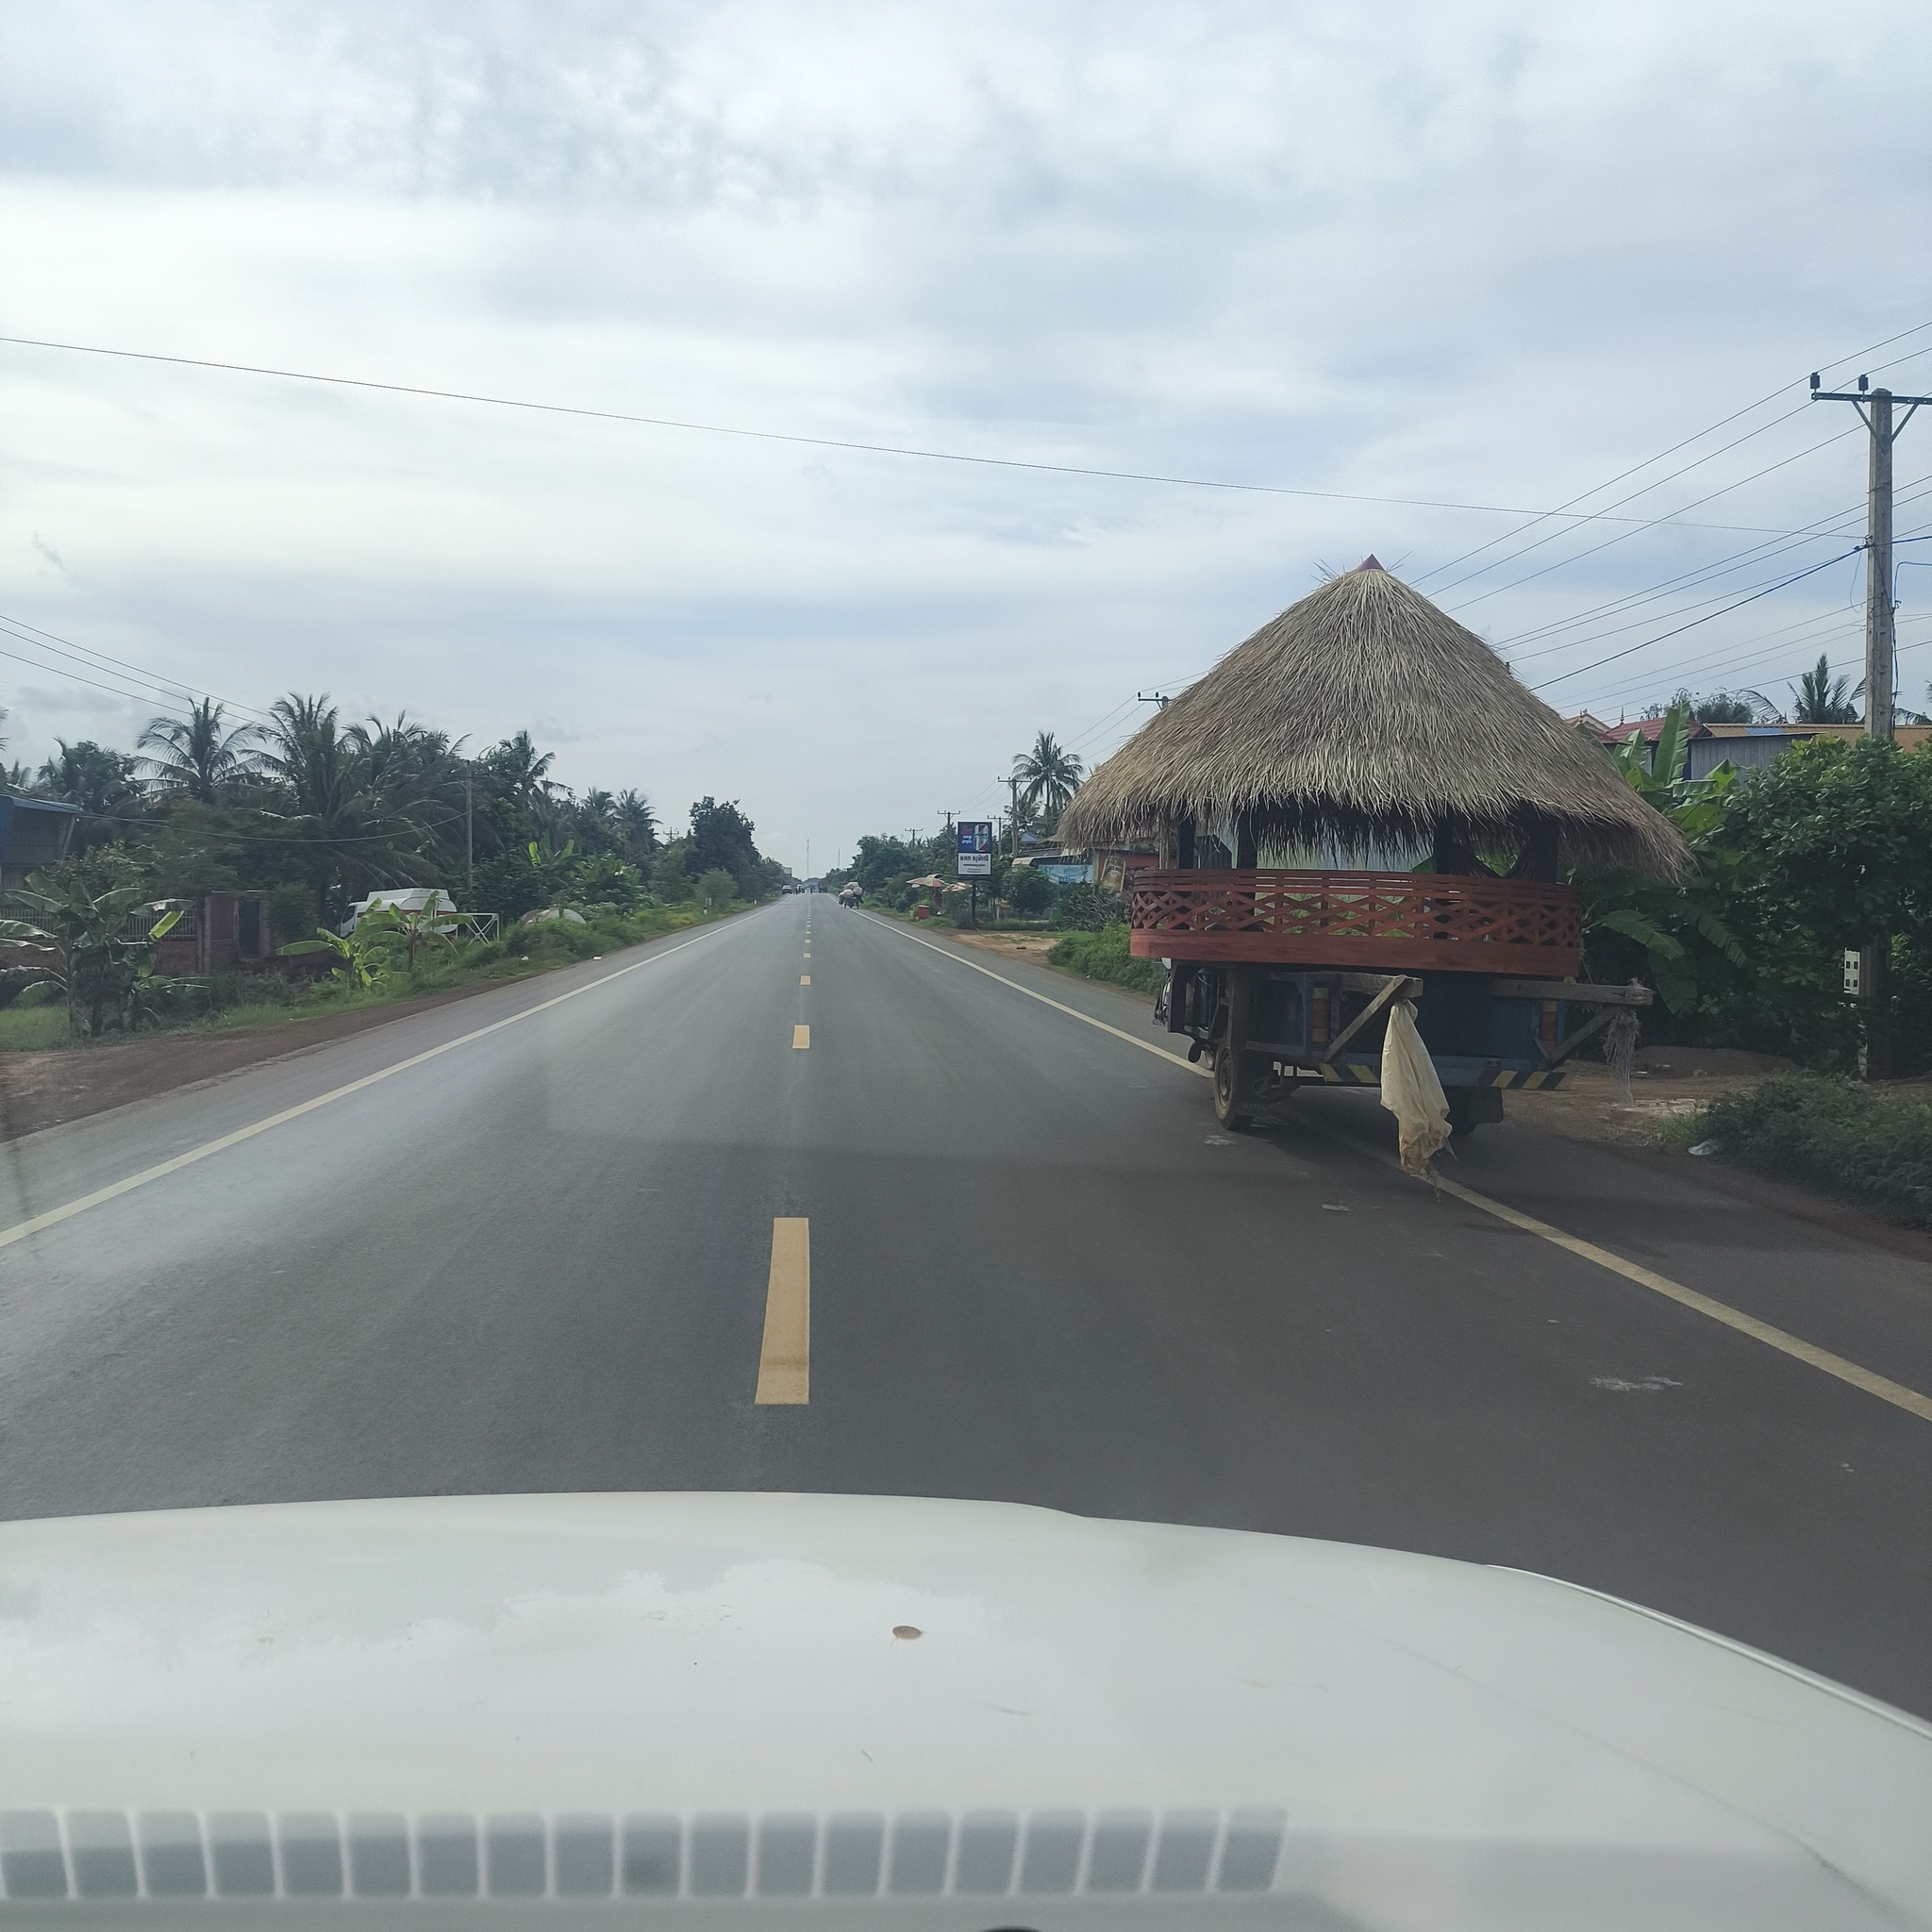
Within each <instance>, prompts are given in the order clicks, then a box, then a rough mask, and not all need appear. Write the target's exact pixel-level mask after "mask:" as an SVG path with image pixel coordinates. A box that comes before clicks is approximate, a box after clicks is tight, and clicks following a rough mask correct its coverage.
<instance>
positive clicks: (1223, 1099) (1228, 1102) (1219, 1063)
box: [1214, 1041, 1255, 1134]
mask: <svg viewBox="0 0 1932 1932" xmlns="http://www.w3.org/2000/svg"><path fill="white" fill-rule="evenodd" d="M1236 1067H1237V1061H1236V1059H1235V1057H1234V1055H1233V1054H1232V1053H1231V1052H1229V1051H1228V1045H1227V1041H1222V1042H1221V1043H1220V1044H1219V1045H1218V1046H1217V1047H1216V1048H1215V1049H1214V1118H1215V1119H1216V1120H1218V1121H1219V1122H1220V1123H1221V1124H1222V1125H1223V1126H1224V1127H1225V1128H1227V1129H1228V1131H1229V1132H1230V1133H1235V1134H1245V1133H1246V1132H1247V1131H1248V1130H1249V1128H1251V1127H1252V1126H1253V1125H1254V1124H1255V1117H1254V1115H1253V1114H1251V1113H1247V1112H1244V1111H1241V1110H1240V1109H1238V1108H1236V1106H1235V1072H1236Z"/></svg>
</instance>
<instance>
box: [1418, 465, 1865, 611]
mask: <svg viewBox="0 0 1932 1932" xmlns="http://www.w3.org/2000/svg"><path fill="white" fill-rule="evenodd" d="M1856 434H1857V431H1856V430H1852V429H1841V430H1840V431H1839V432H1838V434H1837V435H1835V436H1827V437H1826V438H1825V439H1824V441H1823V442H1815V443H1813V444H1811V445H1810V447H1809V448H1807V449H1801V450H1795V451H1793V452H1792V453H1791V455H1790V456H1788V457H1780V458H1778V460H1777V461H1776V462H1774V463H1767V464H1766V465H1765V466H1764V468H1763V469H1761V470H1754V471H1753V472H1752V473H1751V475H1748V476H1740V478H1739V479H1738V480H1737V481H1736V482H1735V483H1726V484H1725V485H1724V487H1723V489H1721V490H1713V491H1710V492H1709V493H1708V494H1707V495H1704V496H1700V497H1697V498H1696V499H1695V500H1694V501H1692V502H1691V503H1688V504H1686V505H1685V506H1684V508H1686V509H1695V508H1697V507H1698V505H1700V504H1706V503H1710V502H1713V501H1714V500H1715V499H1716V498H1718V497H1720V496H1725V495H1728V494H1729V493H1730V492H1731V491H1733V490H1741V489H1742V488H1743V487H1744V485H1745V484H1747V483H1756V482H1757V479H1758V478H1759V477H1760V476H1768V475H1771V473H1772V472H1773V471H1774V470H1782V469H1785V468H1786V467H1787V466H1788V465H1790V464H1791V463H1795V462H1799V461H1801V460H1802V459H1803V458H1806V457H1808V456H1815V455H1817V453H1818V452H1819V451H1820V450H1822V449H1827V448H1829V447H1830V445H1831V444H1833V443H1834V442H1841V441H1843V440H1844V439H1845V438H1846V437H1847V436H1854V435H1856ZM1618 521H1623V519H1619V520H1618ZM1670 524H1674V525H1677V526H1678V527H1680V528H1681V527H1682V526H1683V525H1682V523H1681V519H1680V517H1679V516H1677V515H1675V514H1673V515H1671V516H1667V517H1655V518H1652V519H1651V520H1650V521H1649V522H1648V523H1645V524H1641V525H1639V526H1638V527H1637V528H1636V529H1630V530H1620V531H1619V532H1618V533H1617V534H1616V535H1615V536H1614V537H1607V538H1606V539H1605V540H1604V541H1602V542H1601V543H1595V544H1592V545H1591V547H1590V548H1589V549H1588V550H1579V551H1577V552H1576V553H1575V554H1574V556H1570V557H1560V558H1557V561H1556V562H1555V563H1546V564H1544V565H1543V567H1542V568H1541V570H1533V571H1531V572H1530V573H1529V575H1527V576H1521V577H1512V578H1511V579H1510V580H1509V581H1508V582H1507V584H1494V585H1491V588H1490V589H1489V590H1487V591H1483V592H1482V593H1481V594H1480V595H1479V596H1475V597H1471V598H1469V599H1468V600H1467V601H1466V602H1464V603H1461V604H1458V605H1457V606H1455V607H1454V608H1456V609H1457V610H1473V609H1474V608H1475V607H1476V606H1477V605H1478V604H1487V603H1488V602H1489V600H1490V599H1491V597H1500V596H1501V595H1502V594H1503V592H1504V591H1518V590H1521V589H1522V588H1523V586H1524V584H1533V583H1535V582H1536V580H1537V578H1539V577H1546V576H1548V575H1549V574H1550V573H1551V572H1552V571H1553V570H1562V569H1563V568H1565V566H1567V565H1569V564H1573V563H1581V562H1582V561H1583V559H1584V558H1586V557H1594V556H1595V555H1596V554H1597V553H1598V552H1599V551H1601V550H1607V549H1609V548H1610V546H1611V545H1612V544H1614V543H1622V542H1624V541H1626V540H1627V539H1629V538H1631V537H1635V536H1637V535H1639V534H1640V532H1641V530H1645V529H1657V528H1660V527H1662V526H1663V525H1670ZM1775 534H1776V535H1778V536H1780V537H1796V538H1802V537H1806V536H1807V535H1809V534H1810V533H1809V532H1807V531H1804V530H1779V531H1777V532H1776V533H1775ZM1535 547H1537V546H1535V545H1527V546H1525V550H1526V549H1533V548H1535ZM1523 554H1524V552H1519V553H1518V555H1519V556H1520V555H1523ZM1464 581H1465V582H1466V581H1467V579H1464ZM1450 588H1452V589H1453V588H1454V586H1451V587H1450Z"/></svg>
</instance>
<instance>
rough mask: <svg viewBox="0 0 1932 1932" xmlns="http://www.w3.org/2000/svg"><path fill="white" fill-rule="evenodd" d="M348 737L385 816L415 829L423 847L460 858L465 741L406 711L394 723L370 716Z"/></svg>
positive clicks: (449, 856) (448, 856)
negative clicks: (415, 719)
mask: <svg viewBox="0 0 1932 1932" xmlns="http://www.w3.org/2000/svg"><path fill="white" fill-rule="evenodd" d="M344 736H345V737H346V738H347V739H348V740H349V741H350V742H351V743H352V744H353V745H354V747H355V749H356V752H357V755H358V758H359V760H360V764H361V778H362V783H363V785H364V787H365V788H366V789H367V791H369V793H370V794H371V796H372V797H373V798H374V799H375V802H376V805H377V807H378V808H379V810H380V811H381V813H382V815H383V817H384V818H385V819H388V820H391V821H392V822H394V824H396V825H397V826H398V827H404V826H407V827H408V828H410V831H411V832H412V833H413V834H414V838H415V842H416V843H418V844H419V845H420V846H423V847H427V848H434V849H436V850H437V851H439V852H440V853H441V854H442V855H443V856H444V857H445V858H451V859H454V858H460V857H461V855H462V844H463V841H462V823H463V776H464V770H465V765H464V759H463V756H462V744H461V742H460V741H457V742H455V743H452V742H451V741H450V737H449V734H448V733H447V732H446V731H432V730H430V729H429V728H428V727H427V726H426V725H423V724H411V723H410V722H409V719H408V714H407V713H405V712H401V711H399V712H397V714H396V721H395V723H394V724H384V723H383V722H382V720H381V719H379V718H371V719H370V720H369V722H368V723H367V724H352V725H350V726H349V728H348V731H347V732H346V733H345V734H344Z"/></svg>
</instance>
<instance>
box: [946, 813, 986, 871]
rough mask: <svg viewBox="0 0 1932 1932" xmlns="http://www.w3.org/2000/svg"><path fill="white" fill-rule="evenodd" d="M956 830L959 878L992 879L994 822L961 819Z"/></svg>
mask: <svg viewBox="0 0 1932 1932" xmlns="http://www.w3.org/2000/svg"><path fill="white" fill-rule="evenodd" d="M954 830H955V831H956V832H957V833H958V840H959V874H958V875H959V877H961V878H962V879H990V878H991V876H992V821H991V819H961V820H960V821H959V823H958V825H956V826H955V827H954Z"/></svg>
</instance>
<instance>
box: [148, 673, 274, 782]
mask: <svg viewBox="0 0 1932 1932" xmlns="http://www.w3.org/2000/svg"><path fill="white" fill-rule="evenodd" d="M226 715H227V710H226V707H225V706H224V705H223V704H222V703H221V701H220V700H219V699H217V698H208V697H203V698H196V699H195V700H194V702H193V703H192V705H190V706H189V708H188V715H187V717H185V718H151V719H150V720H149V721H148V726H147V729H146V730H145V731H143V732H142V734H141V737H140V739H139V740H138V741H137V744H136V749H137V751H138V752H139V753H140V754H142V755H141V756H139V757H137V758H136V759H135V762H136V764H137V765H138V766H139V767H140V768H141V769H142V771H143V772H144V773H145V774H147V776H148V777H149V778H150V779H151V780H152V781H153V782H154V784H155V785H156V787H157V788H158V790H160V791H166V792H175V793H178V794H180V795H181V796H184V797H188V798H197V799H199V800H200V801H201V803H202V804H203V805H214V804H216V803H218V802H219V801H220V799H221V798H222V796H223V794H224V793H225V792H226V791H232V790H233V789H234V787H235V785H236V784H237V783H238V782H239V781H240V780H242V779H243V778H245V777H247V776H248V775H249V774H251V773H253V772H254V771H255V770H256V769H257V756H256V750H255V746H256V742H257V741H258V739H259V738H260V737H261V726H260V725H259V724H237V725H233V726H230V725H228V724H226V722H225V720H226Z"/></svg>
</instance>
